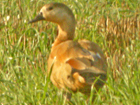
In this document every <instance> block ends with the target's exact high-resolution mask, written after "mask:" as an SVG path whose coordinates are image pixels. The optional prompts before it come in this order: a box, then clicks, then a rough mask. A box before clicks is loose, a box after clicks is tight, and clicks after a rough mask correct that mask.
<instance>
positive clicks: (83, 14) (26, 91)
mask: <svg viewBox="0 0 140 105" xmlns="http://www.w3.org/2000/svg"><path fill="white" fill-rule="evenodd" d="M55 1H57V2H63V3H65V4H66V5H68V6H69V7H70V8H71V9H72V10H73V12H74V14H75V17H76V20H77V27H76V33H75V35H76V37H75V40H78V39H83V38H85V39H88V40H91V41H94V42H96V43H97V44H98V45H99V46H100V47H101V48H102V49H103V51H104V53H105V55H106V58H107V62H108V80H107V83H106V85H105V86H104V87H103V88H102V89H101V90H100V92H99V93H98V94H97V97H96V99H95V101H94V104H95V105H139V104H140V64H139V62H140V17H139V13H140V9H139V8H140V1H135V0H134V1H133V0H108V1H106V0H76V1H73V0H64V1H63V0H55ZM49 2H51V0H45V1H44V0H11V1H10V0H1V1H0V105H7V104H12V105H19V104H26V105H28V104H30V105H34V104H37V105H38V104H47V105H65V104H68V102H66V100H65V99H63V96H62V91H60V90H58V89H57V88H56V87H55V86H53V85H52V83H51V82H50V81H49V79H47V77H46V76H45V74H46V71H47V69H46V68H47V57H48V55H49V53H50V48H51V44H52V42H53V41H54V39H55V34H56V31H55V30H56V26H55V25H54V24H52V23H47V22H38V23H35V24H32V25H29V24H27V23H28V21H29V20H30V19H32V18H34V17H35V15H36V14H37V13H38V11H39V9H40V8H41V7H42V6H43V5H44V4H46V3H49ZM85 100H86V96H84V95H82V94H80V93H77V94H73V97H72V103H74V105H86V101H85Z"/></svg>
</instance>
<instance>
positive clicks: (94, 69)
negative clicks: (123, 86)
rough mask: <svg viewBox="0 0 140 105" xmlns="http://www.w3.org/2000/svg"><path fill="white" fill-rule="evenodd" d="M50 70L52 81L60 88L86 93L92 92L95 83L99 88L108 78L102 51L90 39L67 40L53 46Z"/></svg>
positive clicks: (49, 64)
mask: <svg viewBox="0 0 140 105" xmlns="http://www.w3.org/2000/svg"><path fill="white" fill-rule="evenodd" d="M93 47H97V48H93ZM51 69H52V70H51ZM50 71H51V81H52V82H53V84H54V85H56V86H57V87H58V88H62V89H67V88H68V89H70V90H72V91H77V90H79V91H81V92H83V93H85V94H86V93H89V92H90V90H91V89H90V88H91V85H92V84H93V83H95V85H94V86H95V87H96V88H99V87H102V86H103V84H104V81H105V80H106V62H105V60H104V56H103V54H102V51H101V49H100V48H98V46H95V44H93V43H92V42H89V41H79V42H74V41H66V42H63V43H61V44H59V45H57V46H55V47H53V48H52V50H51V54H50V56H49V59H48V73H50ZM97 78H98V80H97Z"/></svg>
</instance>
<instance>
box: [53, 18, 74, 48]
mask: <svg viewBox="0 0 140 105" xmlns="http://www.w3.org/2000/svg"><path fill="white" fill-rule="evenodd" d="M74 32H75V19H74V18H67V19H66V20H65V21H64V22H62V23H60V24H58V36H57V38H56V39H55V41H54V43H53V46H56V45H58V44H60V43H61V42H64V41H67V40H73V38H74Z"/></svg>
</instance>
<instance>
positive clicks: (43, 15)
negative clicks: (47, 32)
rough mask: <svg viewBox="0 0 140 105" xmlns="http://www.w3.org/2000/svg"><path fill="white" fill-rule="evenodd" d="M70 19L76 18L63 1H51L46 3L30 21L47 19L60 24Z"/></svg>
mask: <svg viewBox="0 0 140 105" xmlns="http://www.w3.org/2000/svg"><path fill="white" fill-rule="evenodd" d="M68 19H73V20H74V15H73V13H72V11H71V10H70V9H69V8H68V7H67V6H66V5H64V4H62V3H50V4H46V5H44V6H43V7H42V8H41V10H40V12H39V14H38V15H37V16H36V17H35V18H34V19H33V20H31V21H29V23H34V22H37V21H40V20H46V21H50V22H54V23H57V24H60V23H62V22H64V21H66V20H68Z"/></svg>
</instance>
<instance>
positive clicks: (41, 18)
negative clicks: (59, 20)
mask: <svg viewBox="0 0 140 105" xmlns="http://www.w3.org/2000/svg"><path fill="white" fill-rule="evenodd" d="M40 20H45V18H44V17H43V16H42V14H41V13H40V14H38V15H37V16H36V17H35V18H34V19H33V20H30V21H29V23H34V22H37V21H40Z"/></svg>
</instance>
